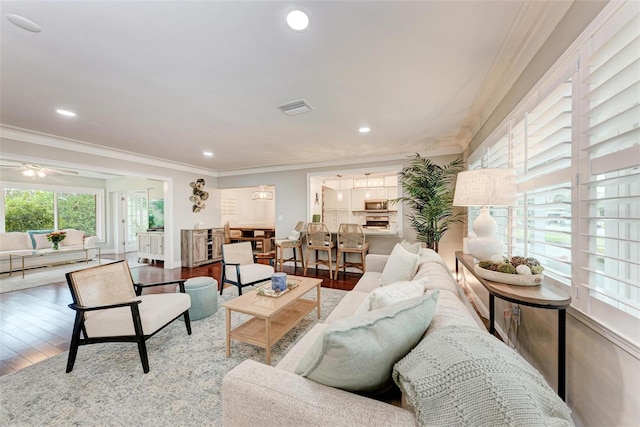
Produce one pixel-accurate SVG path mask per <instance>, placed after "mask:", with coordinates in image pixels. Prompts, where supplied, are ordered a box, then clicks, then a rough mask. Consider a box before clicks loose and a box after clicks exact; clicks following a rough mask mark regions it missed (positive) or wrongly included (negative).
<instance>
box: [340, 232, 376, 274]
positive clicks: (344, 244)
mask: <svg viewBox="0 0 640 427" xmlns="http://www.w3.org/2000/svg"><path fill="white" fill-rule="evenodd" d="M337 248H338V249H337V251H336V274H335V278H336V279H337V278H338V272H339V271H340V268H342V270H343V271H342V273H343V274H344V275H346V274H347V267H354V268H358V269H360V270H362V273H363V274H364V271H365V268H366V261H365V259H366V256H367V252H369V243H367V242H365V236H364V231H363V230H362V227H360V225H359V224H340V226H339V227H338V245H337ZM349 253H356V254H360V262H347V254H349ZM341 254H342V258H344V259H341V257H340V255H341Z"/></svg>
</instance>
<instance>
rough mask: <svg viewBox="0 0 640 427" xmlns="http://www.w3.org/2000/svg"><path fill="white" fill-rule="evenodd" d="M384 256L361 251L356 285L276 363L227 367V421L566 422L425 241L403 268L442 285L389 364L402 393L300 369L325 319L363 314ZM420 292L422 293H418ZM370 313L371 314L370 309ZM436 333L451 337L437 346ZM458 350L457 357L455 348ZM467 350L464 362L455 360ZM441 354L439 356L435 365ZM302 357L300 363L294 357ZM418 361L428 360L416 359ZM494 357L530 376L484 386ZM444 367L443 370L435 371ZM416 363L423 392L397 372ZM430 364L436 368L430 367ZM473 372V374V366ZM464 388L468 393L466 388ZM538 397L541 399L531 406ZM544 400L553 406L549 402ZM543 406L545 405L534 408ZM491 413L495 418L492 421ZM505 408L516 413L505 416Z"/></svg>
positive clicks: (432, 285) (501, 377)
mask: <svg viewBox="0 0 640 427" xmlns="http://www.w3.org/2000/svg"><path fill="white" fill-rule="evenodd" d="M394 250H395V249H394ZM388 259H389V256H387V255H375V254H369V255H367V259H366V265H367V271H366V272H365V273H364V275H363V276H362V278H361V279H360V280H359V281H358V283H357V284H356V286H355V288H354V289H353V290H352V291H350V292H349V293H347V294H346V296H345V297H344V298H343V299H342V301H341V302H340V303H339V304H338V305H337V306H336V308H335V309H334V310H333V311H332V312H331V314H330V315H329V316H328V317H327V319H326V320H325V322H324V323H319V324H317V325H315V326H314V327H313V328H312V329H311V330H310V331H309V332H308V333H307V334H306V335H305V336H303V337H302V339H300V340H299V341H298V342H297V343H296V344H295V345H294V347H293V348H292V349H291V350H290V351H289V352H288V353H287V354H286V355H285V356H284V357H283V358H282V360H281V361H280V362H279V363H278V365H277V366H275V367H272V366H268V365H265V364H262V363H259V362H256V361H253V360H246V361H244V362H242V363H241V364H240V365H238V366H237V367H235V368H234V369H232V370H231V371H229V372H228V373H227V375H226V376H225V378H224V380H223V383H222V411H223V425H225V426H227V427H237V426H238V427H239V426H256V425H274V426H275V425H277V426H307V425H309V426H414V425H420V424H422V425H425V424H428V425H498V424H499V425H519V424H526V423H528V424H529V425H534V424H540V421H541V419H542V420H544V422H543V423H545V424H547V425H551V424H553V425H572V421H571V417H570V410H569V408H568V407H567V406H566V405H565V404H564V402H562V400H561V399H560V398H559V397H558V396H557V394H555V392H554V391H553V390H552V389H551V388H550V387H549V386H548V385H547V384H546V382H545V381H544V379H543V378H542V376H541V375H540V374H538V373H537V371H535V369H533V367H531V366H530V365H529V364H528V363H527V362H526V361H525V360H524V359H523V358H521V357H520V356H519V355H518V354H517V353H516V352H515V351H513V350H511V349H510V348H508V346H506V345H505V344H504V343H502V342H500V341H499V340H497V339H496V338H494V337H491V336H490V335H489V334H488V333H487V332H486V329H485V328H484V326H483V325H482V322H481V320H480V319H479V318H478V316H477V315H476V313H475V312H474V311H473V309H472V307H471V306H470V305H469V304H468V302H467V300H466V298H465V297H464V295H463V293H462V290H461V289H460V288H459V285H458V284H457V283H456V281H455V280H454V278H453V276H452V274H451V272H450V271H449V269H448V267H447V265H446V263H445V262H444V260H443V259H442V258H441V257H440V256H439V255H438V254H437V253H435V252H434V251H431V250H428V249H421V251H420V253H419V261H418V268H417V272H416V271H415V270H413V271H411V272H407V275H408V276H413V281H414V283H415V281H416V280H418V279H424V280H425V282H423V285H424V290H422V292H423V293H424V294H425V295H426V294H431V293H432V292H436V291H435V290H439V291H437V292H439V295H438V300H437V304H436V306H435V312H434V314H433V318H432V320H431V323H430V324H429V326H428V329H427V330H426V332H425V333H424V335H422V338H419V342H418V344H417V345H415V347H414V349H413V350H411V351H410V352H409V354H407V355H406V356H405V357H404V358H402V359H401V360H399V361H398V362H397V363H396V364H395V365H394V369H398V372H395V371H394V374H393V375H394V377H395V376H396V374H398V375H399V377H398V378H399V381H404V382H402V384H403V386H401V387H400V390H401V392H402V394H401V396H398V392H397V391H396V394H395V395H392V396H389V394H387V395H386V397H385V398H383V399H382V400H380V397H376V398H372V397H368V396H365V395H364V394H363V393H355V392H350V391H345V390H344V389H340V388H336V387H331V386H328V385H324V384H321V383H319V382H316V381H312V380H311V379H309V378H305V377H303V376H302V375H299V374H297V373H296V368H298V371H299V370H300V367H299V366H298V365H299V364H301V365H303V364H304V361H303V360H304V359H305V358H306V359H307V361H308V355H307V353H309V352H310V349H312V348H315V349H317V348H318V347H320V346H319V345H318V343H316V341H317V340H318V337H321V336H323V338H325V339H326V335H327V334H324V335H323V332H324V331H325V330H327V328H328V327H329V326H330V325H332V324H333V330H335V329H336V325H337V324H335V322H341V323H339V324H340V325H342V324H344V323H345V321H344V320H342V321H341V319H348V318H349V317H351V316H354V313H355V314H356V316H358V315H362V313H363V307H367V306H369V305H371V304H372V302H371V301H373V299H372V298H371V297H370V293H371V292H372V291H373V290H376V289H380V287H381V281H383V280H384V278H383V276H384V274H383V272H384V271H385V264H386V263H387V260H388ZM414 273H415V275H414ZM394 286H395V285H394ZM419 292H420V291H419ZM421 298H424V299H426V298H428V297H420V296H418V297H417V299H421ZM405 302H406V301H405ZM400 304H401V303H400ZM387 308H389V307H387ZM381 310H384V308H383V309H381ZM365 313H366V312H365ZM370 313H372V312H369V313H367V314H370ZM352 319H353V318H352ZM347 321H349V320H347ZM399 332H400V331H399ZM458 332H459V333H458ZM457 336H459V337H462V338H461V339H463V340H465V342H456V338H455V337H457ZM430 340H432V341H433V342H434V343H435V341H438V344H437V345H434V346H431V345H430V344H431V341H430ZM434 340H435V341H434ZM442 340H444V341H447V342H445V343H444V344H442V345H441V344H440V342H441V341H442ZM467 341H468V342H467ZM493 341H495V343H494V342H493ZM318 342H322V341H321V340H318ZM314 343H315V346H314ZM325 343H326V341H325ZM325 347H327V346H325ZM431 347H439V348H431ZM484 347H487V348H488V347H492V348H493V347H496V348H497V349H498V351H497V353H505V355H506V356H505V357H506V359H507V360H508V362H507V363H503V359H504V358H503V357H502V355H500V356H496V357H495V361H493V360H492V359H494V357H493V353H492V351H494V350H491V351H489V354H490V356H489V357H480V356H478V357H477V360H475V356H474V354H475V352H477V353H478V354H483V353H485V356H486V353H487V352H486V351H485V350H484ZM467 348H468V349H469V351H467ZM430 351H434V354H438V353H437V352H438V351H440V352H443V351H444V352H446V354H447V355H446V356H442V355H439V356H437V357H436V356H432V355H425V354H428V353H429V352H430ZM456 352H459V353H460V354H461V355H460V354H459V355H458V356H454V355H453V354H452V353H456ZM449 354H452V355H451V356H449ZM434 357H436V358H435V359H434ZM421 358H423V359H421ZM465 358H469V359H470V360H468V361H465V360H461V359H465ZM334 360H335V359H334ZM440 360H441V361H442V363H439V361H440ZM301 361H303V363H300V362H301ZM422 361H424V362H425V364H424V366H422V367H420V366H419V365H420V363H421V362H422ZM492 362H493V365H494V366H493V368H495V369H496V371H500V370H501V369H502V368H501V365H508V366H509V367H511V366H516V368H514V370H515V371H517V372H514V375H520V373H521V372H522V373H523V374H526V375H528V376H526V378H525V379H524V380H520V379H518V381H514V380H513V379H512V378H507V377H508V375H510V373H509V372H507V373H506V374H504V373H500V372H496V373H495V375H493V374H492V373H489V374H488V377H489V382H492V381H493V380H494V379H495V383H493V384H490V385H489V386H485V384H481V387H479V386H478V381H480V380H481V381H486V380H487V378H486V377H487V374H486V372H487V370H488V369H489V370H490V369H493V368H491V365H492ZM511 362H513V364H512V363H511ZM349 363H350V364H351V365H352V366H355V368H353V369H354V370H358V369H359V368H358V366H360V367H362V369H365V365H367V364H370V363H372V362H370V361H369V360H367V359H366V358H365V360H361V361H359V362H358V363H359V364H358V363H355V364H354V363H353V361H350V362H349ZM433 363H435V364H436V369H433V368H434V366H433ZM448 364H449V366H447V365H448ZM440 365H441V367H442V369H443V372H437V371H438V370H439V367H440ZM495 365H498V366H495ZM414 367H415V369H422V370H423V371H424V370H427V371H428V376H429V378H430V380H429V381H423V383H426V384H427V386H429V387H430V386H431V384H430V382H433V383H434V386H435V389H433V388H431V389H429V390H428V391H425V390H422V391H419V390H418V388H419V387H414V385H413V384H412V383H407V381H406V378H404V379H403V377H401V376H400V374H401V373H402V372H404V373H407V372H410V371H411V369H413V368H414ZM429 369H431V370H433V371H434V372H433V374H432V373H431V372H430V371H429ZM473 370H475V372H476V373H477V374H478V375H475V374H473V373H472V371H473ZM507 370H508V369H507ZM347 376H348V375H347ZM398 378H396V379H398ZM505 378H507V379H505ZM477 380H478V381H477ZM396 382H398V381H396ZM505 384H506V386H505ZM458 385H459V387H458ZM423 387H424V384H423ZM474 387H475V388H474ZM407 390H408V391H409V392H411V393H409V394H412V396H411V399H412V400H413V401H414V403H415V402H416V397H415V396H416V393H418V394H419V393H424V395H425V396H426V395H428V398H425V399H424V401H422V400H420V399H421V398H420V399H418V402H417V403H416V406H417V407H418V408H416V407H414V406H412V405H411V404H410V402H411V401H412V400H410V399H408V398H407ZM434 390H435V391H434ZM478 390H482V391H481V392H478ZM469 394H470V396H467V395H469ZM419 395H420V394H419ZM420 396H422V395H420ZM385 399H386V400H385ZM538 402H543V403H540V405H537V403H538ZM429 405H431V406H429ZM549 406H550V407H551V408H552V409H549ZM540 407H544V409H543V410H542V411H540V410H539V409H540ZM487 408H490V409H492V410H493V412H492V413H491V414H489V415H486V414H485V412H487V411H490V409H487ZM549 412H550V413H551V414H549ZM417 413H418V415H417ZM433 413H436V415H434V414H433ZM496 413H497V414H498V415H497V416H498V417H499V418H500V421H496V418H495V417H496ZM505 414H506V415H505ZM514 414H515V415H514ZM541 414H542V415H541ZM504 416H506V417H507V419H506V420H505V419H504V418H501V417H504ZM511 416H513V417H514V418H509V417H511ZM425 417H426V418H428V419H429V421H428V422H425ZM429 417H431V418H429ZM438 417H439V418H438ZM452 420H455V421H452Z"/></svg>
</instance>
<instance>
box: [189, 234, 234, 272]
mask: <svg viewBox="0 0 640 427" xmlns="http://www.w3.org/2000/svg"><path fill="white" fill-rule="evenodd" d="M223 243H224V228H200V229H194V230H181V232H180V253H181V259H182V266H183V267H198V266H200V265H204V264H210V263H212V262H217V261H220V260H221V259H222V244H223Z"/></svg>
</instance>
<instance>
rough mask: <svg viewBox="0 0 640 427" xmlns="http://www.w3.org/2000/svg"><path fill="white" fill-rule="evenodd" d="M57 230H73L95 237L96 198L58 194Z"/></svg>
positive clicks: (87, 195)
mask: <svg viewBox="0 0 640 427" xmlns="http://www.w3.org/2000/svg"><path fill="white" fill-rule="evenodd" d="M58 228H59V229H65V228H75V229H77V230H82V231H84V234H85V235H86V236H95V235H96V196H95V195H93V194H75V193H58Z"/></svg>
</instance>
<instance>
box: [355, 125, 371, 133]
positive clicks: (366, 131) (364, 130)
mask: <svg viewBox="0 0 640 427" xmlns="http://www.w3.org/2000/svg"><path fill="white" fill-rule="evenodd" d="M370 130H371V129H369V128H368V127H367V126H362V127H361V128H360V129H358V132H360V133H369V131H370Z"/></svg>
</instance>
